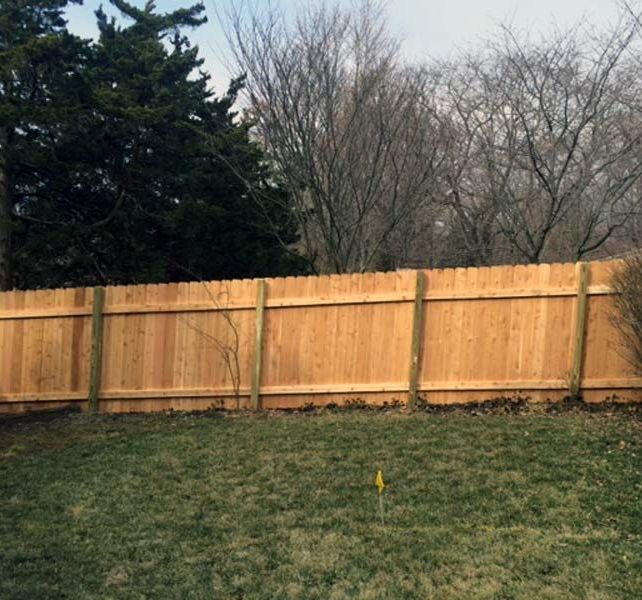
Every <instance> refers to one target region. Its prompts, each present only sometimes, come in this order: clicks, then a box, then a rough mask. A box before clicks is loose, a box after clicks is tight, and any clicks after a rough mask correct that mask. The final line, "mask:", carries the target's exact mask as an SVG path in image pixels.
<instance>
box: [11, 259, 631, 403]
mask: <svg viewBox="0 0 642 600" xmlns="http://www.w3.org/2000/svg"><path fill="white" fill-rule="evenodd" d="M615 266H616V263H604V262H596V263H580V264H577V265H574V264H552V265H537V266H515V267H490V268H473V269H446V270H427V271H400V272H395V273H365V274H358V275H331V276H321V277H287V278H275V279H265V280H242V281H229V282H211V283H179V284H168V285H139V286H125V287H120V286H118V287H107V288H105V289H103V288H95V289H89V288H87V289H80V288H79V289H66V290H43V291H33V292H18V291H14V292H7V293H2V294H0V352H1V354H0V412H20V411H25V410H33V409H39V408H51V407H55V406H61V405H62V404H67V403H70V402H79V403H81V405H82V406H83V407H89V408H93V409H98V410H100V411H105V412H122V411H154V410H162V409H168V408H175V409H186V410H196V409H204V408H207V407H210V406H226V407H230V408H233V407H236V406H242V407H256V408H261V407H263V408H276V407H296V406H302V405H304V404H310V403H312V404H327V403H330V402H334V403H338V404H341V403H343V402H345V401H346V400H357V399H359V400H364V401H366V402H371V403H383V402H393V401H401V402H406V401H410V402H412V401H413V400H414V399H415V398H417V397H419V398H421V399H423V400H425V401H428V402H436V403H448V402H465V401H471V400H480V399H487V398H497V397H515V396H520V397H528V398H531V399H533V400H535V401H537V400H545V399H551V400H557V399H561V398H563V397H564V396H568V395H574V394H582V395H583V397H584V398H585V399H586V400H588V401H602V400H604V399H606V398H610V397H613V396H616V397H618V398H621V399H623V400H638V399H639V395H638V392H637V389H638V388H639V387H640V385H641V384H642V380H640V379H636V378H635V377H634V376H633V375H631V371H630V368H629V367H628V365H627V363H626V361H625V360H624V358H623V357H622V348H621V346H620V343H619V341H618V337H617V333H616V331H615V330H614V329H613V328H612V326H611V324H610V321H609V310H610V302H611V298H610V296H611V294H612V293H611V291H610V290H609V288H608V280H609V274H610V272H611V270H612V269H613V268H614V267H615Z"/></svg>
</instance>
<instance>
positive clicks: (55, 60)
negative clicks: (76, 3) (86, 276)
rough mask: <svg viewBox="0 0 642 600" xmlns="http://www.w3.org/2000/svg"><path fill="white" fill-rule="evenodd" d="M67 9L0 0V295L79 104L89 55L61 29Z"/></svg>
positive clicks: (54, 186)
mask: <svg viewBox="0 0 642 600" xmlns="http://www.w3.org/2000/svg"><path fill="white" fill-rule="evenodd" d="M72 1H73V0H72ZM67 4H68V1H67V0H35V1H33V0H3V1H2V2H1V3H0V290H1V289H8V288H10V287H11V285H12V283H13V281H14V273H15V271H16V269H20V268H22V267H21V266H19V265H18V264H17V263H18V262H19V261H18V260H17V257H16V256H15V255H16V252H17V248H16V244H15V237H16V235H17V234H18V233H19V231H20V229H21V227H23V226H24V224H25V223H26V222H28V221H29V219H31V218H32V217H30V215H29V213H30V210H31V207H32V206H33V205H34V204H36V203H39V202H40V201H41V199H43V198H46V197H47V196H49V195H52V194H54V195H55V194H56V193H57V191H58V190H59V188H60V186H59V182H60V180H61V179H64V172H65V164H64V157H61V156H59V155H58V153H57V146H58V143H59V140H60V137H61V135H62V130H63V129H64V123H66V122H68V121H69V120H70V119H71V118H73V115H74V114H75V113H76V112H77V107H78V105H79V102H81V99H82V96H83V93H84V92H83V83H82V75H81V70H82V65H83V64H84V62H85V61H86V59H87V57H88V47H87V44H85V43H84V42H82V41H81V40H79V39H78V38H76V37H74V36H72V35H70V34H69V33H68V32H67V30H66V28H65V25H66V23H65V20H64V18H63V12H64V9H65V7H66V6H67ZM42 250H43V252H46V249H45V248H43V249H42Z"/></svg>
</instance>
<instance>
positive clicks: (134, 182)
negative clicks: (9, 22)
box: [12, 0, 299, 287]
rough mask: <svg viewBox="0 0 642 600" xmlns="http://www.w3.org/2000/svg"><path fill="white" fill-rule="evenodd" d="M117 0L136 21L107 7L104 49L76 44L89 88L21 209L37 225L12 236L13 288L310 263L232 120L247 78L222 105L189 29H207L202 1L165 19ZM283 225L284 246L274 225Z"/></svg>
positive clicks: (259, 156) (102, 24) (76, 97)
mask: <svg viewBox="0 0 642 600" xmlns="http://www.w3.org/2000/svg"><path fill="white" fill-rule="evenodd" d="M111 3H112V4H113V5H114V6H115V7H116V8H117V9H118V10H119V11H120V13H121V15H122V16H123V17H124V18H126V19H128V20H129V21H131V23H130V24H128V25H127V26H121V25H119V23H118V21H117V20H116V19H109V18H108V17H107V16H106V15H105V13H104V12H103V11H102V10H101V9H100V10H98V11H97V13H96V15H97V19H98V27H99V31H100V38H99V40H98V41H97V43H95V44H90V45H83V44H82V43H80V41H79V40H74V42H75V45H76V55H77V62H78V63H79V64H80V65H81V67H80V68H79V69H78V73H79V74H78V82H77V83H76V84H75V85H74V86H68V85H67V84H65V85H64V86H62V87H63V88H64V89H62V90H61V92H60V94H59V95H58V96H56V100H58V101H60V100H63V99H64V102H65V103H66V104H65V106H67V112H66V113H65V114H63V115H60V116H59V120H58V121H57V123H56V135H55V136H54V137H53V138H50V140H51V141H49V142H47V141H46V139H44V138H43V141H42V145H43V147H45V148H47V153H48V154H49V155H51V156H52V157H54V158H55V160H53V159H50V165H52V166H53V165H56V172H55V176H54V175H51V174H50V175H49V176H48V177H45V178H44V180H43V183H44V185H43V187H42V189H38V190H37V191H38V192H39V194H38V196H37V197H35V196H34V198H35V200H34V201H31V202H28V203H25V204H23V205H22V206H21V208H20V210H19V211H18V212H19V213H20V217H21V220H22V221H24V223H25V224H24V226H22V227H21V228H20V229H15V228H14V230H13V234H12V237H13V239H14V241H15V242H16V247H18V248H19V251H18V252H15V253H14V260H15V264H16V272H15V278H14V281H15V283H16V284H18V285H19V286H21V287H39V286H50V287H51V286H58V285H90V284H93V283H96V282H102V283H129V282H161V281H168V280H177V279H188V278H193V277H198V278H203V279H211V278H223V277H251V276H260V275H265V274H279V273H284V272H291V271H292V270H293V269H297V268H299V265H298V262H297V261H296V260H293V259H292V258H291V255H290V254H289V253H288V252H287V251H286V250H285V248H284V243H285V244H288V243H291V242H293V241H294V240H295V238H294V235H293V229H292V228H291V227H290V219H289V214H288V211H287V210H286V209H284V208H283V207H284V206H287V201H284V198H285V197H284V192H283V189H282V187H281V186H280V185H279V184H278V181H277V180H276V179H275V177H274V176H273V174H272V173H271V172H270V169H269V167H268V165H267V163H266V161H265V159H264V156H263V153H262V151H261V149H260V148H259V147H258V146H257V145H256V144H255V143H254V142H253V141H252V140H251V138H250V131H249V130H250V126H249V124H248V123H244V122H242V121H241V120H239V118H238V115H237V114H235V113H234V112H233V111H232V106H233V104H234V101H235V99H236V94H237V92H238V90H239V87H240V86H241V85H242V82H241V81H235V82H232V84H231V86H230V90H229V92H228V94H227V95H226V96H224V97H222V98H217V97H215V96H214V94H213V92H212V90H211V89H210V83H209V75H208V74H207V73H205V72H203V71H202V60H201V59H200V58H199V57H198V48H196V47H191V46H190V43H189V40H188V38H187V37H186V36H185V35H184V33H183V31H184V30H185V29H188V28H193V27H197V26H199V25H201V24H202V23H203V22H204V21H205V18H204V17H203V16H202V13H203V6H202V4H196V5H194V6H193V7H191V8H187V9H180V10H177V11H174V12H172V13H169V14H158V13H157V12H156V10H155V7H154V4H153V3H152V2H147V4H146V5H145V7H144V8H143V9H139V8H136V7H135V6H132V5H131V4H129V3H127V2H125V1H123V0H111ZM59 27H62V25H59ZM66 67H67V64H65V65H64V66H62V65H61V69H64V68H66ZM70 96H71V100H70ZM48 131H49V127H47V128H43V135H44V133H45V132H48ZM25 150H27V151H29V148H27V147H26V146H25ZM52 184H53V185H52ZM35 189H36V187H35V184H34V181H33V180H31V179H29V178H28V177H23V178H22V179H20V180H16V181H15V182H14V190H20V192H19V193H29V194H33V193H34V190H35ZM22 190H25V192H23V191H22ZM14 193H15V192H14ZM257 194H260V195H261V198H262V201H261V203H260V204H258V203H257V202H256V201H255V196H256V195H257ZM259 206H260V208H259ZM275 222H276V223H280V224H282V231H281V236H280V239H277V238H276V237H275V236H274V234H273V230H272V229H271V227H270V226H269V225H268V223H270V224H273V223H275Z"/></svg>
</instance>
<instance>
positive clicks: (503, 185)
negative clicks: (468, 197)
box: [480, 20, 642, 262]
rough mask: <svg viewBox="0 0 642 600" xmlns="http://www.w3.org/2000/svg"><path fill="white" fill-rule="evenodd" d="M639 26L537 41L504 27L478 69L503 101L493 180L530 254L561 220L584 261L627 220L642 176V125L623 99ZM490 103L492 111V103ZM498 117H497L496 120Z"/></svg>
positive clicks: (488, 152)
mask: <svg viewBox="0 0 642 600" xmlns="http://www.w3.org/2000/svg"><path fill="white" fill-rule="evenodd" d="M636 31H637V27H636V26H635V24H632V23H631V22H630V21H624V20H623V21H622V22H620V24H619V25H618V26H617V27H616V28H615V29H614V31H613V32H611V33H610V34H609V35H607V36H604V37H601V38H599V39H590V38H588V37H586V36H585V35H582V33H581V31H580V30H579V29H574V30H571V31H568V32H564V33H557V34H556V35H554V36H552V37H551V38H550V39H546V40H543V41H542V42H540V43H538V44H534V43H531V42H530V41H529V40H528V39H526V38H523V37H520V36H518V35H517V34H516V33H515V32H513V31H511V30H509V29H505V30H504V35H503V36H502V38H501V39H500V41H499V42H498V43H497V44H496V46H495V47H494V49H493V53H492V58H493V66H492V67H491V69H487V68H482V69H480V77H482V78H484V80H485V81H486V82H487V86H488V87H489V88H490V89H492V90H493V92H494V93H493V96H494V97H496V98H499V99H500V101H501V102H500V104H496V105H495V109H494V111H493V113H492V115H490V114H489V115H488V116H489V117H491V116H492V117H494V118H496V119H497V120H498V121H499V123H500V127H501V128H502V130H503V134H502V136H501V137H500V138H499V139H497V138H494V137H493V139H491V140H489V141H488V142H489V143H483V144H482V145H481V151H482V152H483V153H484V155H485V157H486V162H487V165H488V167H489V169H490V172H489V175H492V176H493V178H494V181H493V186H492V187H493V189H492V195H493V198H494V200H495V202H496V204H497V215H498V224H499V226H500V228H501V230H502V233H503V234H504V236H505V237H506V239H507V240H508V241H509V242H510V243H511V245H512V246H513V247H514V248H515V249H516V250H517V251H518V252H519V253H520V255H521V256H522V257H523V259H524V260H525V261H527V262H539V261H540V260H541V259H542V257H543V256H544V255H545V253H546V250H547V247H548V244H549V241H550V239H551V237H552V236H553V234H554V232H555V230H556V229H558V228H560V227H561V228H563V229H564V230H565V232H566V234H567V248H566V252H565V254H566V256H565V258H571V259H573V260H579V259H581V258H582V257H584V256H585V255H587V254H588V253H590V252H592V251H594V250H596V249H597V248H599V247H600V246H601V245H602V244H603V243H604V242H605V241H606V240H607V239H609V237H610V236H611V235H612V234H613V232H614V231H615V230H616V229H617V228H618V227H621V226H622V225H623V224H624V223H625V222H626V220H627V219H628V218H629V216H630V211H631V209H632V208H633V207H634V206H635V205H636V202H635V201H634V202H632V199H631V197H630V191H631V189H632V187H633V185H634V184H635V182H636V181H637V180H638V179H639V178H640V176H641V175H642V160H641V159H642V155H641V154H640V152H639V144H640V132H641V129H640V124H639V120H638V119H637V118H636V115H634V113H633V112H632V111H630V110H629V108H628V107H627V105H626V103H625V102H623V98H624V92H625V90H626V88H627V86H628V85H630V83H631V80H630V78H629V77H627V76H626V75H625V69H624V66H625V60H624V59H625V52H626V50H627V49H628V48H629V46H630V45H631V43H632V40H633V39H634V36H635V34H636ZM487 110H491V109H487ZM491 122H492V119H491Z"/></svg>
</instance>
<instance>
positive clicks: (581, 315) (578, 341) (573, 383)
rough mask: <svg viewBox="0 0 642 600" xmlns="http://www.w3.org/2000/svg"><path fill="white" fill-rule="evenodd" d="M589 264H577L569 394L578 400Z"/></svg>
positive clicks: (580, 385) (580, 384)
mask: <svg viewBox="0 0 642 600" xmlns="http://www.w3.org/2000/svg"><path fill="white" fill-rule="evenodd" d="M588 276H589V270H588V264H587V263H578V264H577V299H576V301H575V330H574V332H573V354H572V358H571V375H570V386H569V392H570V395H571V397H572V398H576V397H577V396H578V395H579V393H580V390H581V387H582V358H583V356H584V338H585V330H586V304H587V291H588Z"/></svg>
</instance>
